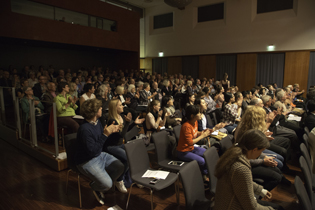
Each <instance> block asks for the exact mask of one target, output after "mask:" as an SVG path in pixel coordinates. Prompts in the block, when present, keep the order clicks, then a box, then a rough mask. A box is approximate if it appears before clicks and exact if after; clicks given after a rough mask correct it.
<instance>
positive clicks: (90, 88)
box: [80, 83, 95, 106]
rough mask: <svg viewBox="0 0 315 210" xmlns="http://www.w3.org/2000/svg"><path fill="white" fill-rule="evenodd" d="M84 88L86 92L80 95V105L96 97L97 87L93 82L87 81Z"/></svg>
mask: <svg viewBox="0 0 315 210" xmlns="http://www.w3.org/2000/svg"><path fill="white" fill-rule="evenodd" d="M83 90H84V92H85V93H84V94H83V95H82V96H81V97H80V106H81V105H82V103H83V102H84V101H86V100H90V99H93V98H95V95H94V92H95V88H94V85H93V84H92V83H86V84H85V85H84V88H83Z"/></svg>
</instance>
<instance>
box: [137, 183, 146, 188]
mask: <svg viewBox="0 0 315 210" xmlns="http://www.w3.org/2000/svg"><path fill="white" fill-rule="evenodd" d="M136 185H137V187H139V188H140V189H142V188H144V186H143V185H141V184H138V183H136Z"/></svg>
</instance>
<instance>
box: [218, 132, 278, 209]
mask: <svg viewBox="0 0 315 210" xmlns="http://www.w3.org/2000/svg"><path fill="white" fill-rule="evenodd" d="M268 147H269V141H268V139H267V137H266V136H265V134H264V133H263V132H261V131H259V130H255V129H251V130H248V131H246V132H245V133H244V135H243V136H242V137H241V139H240V140H239V143H238V145H237V146H236V147H232V148H230V149H229V150H227V151H226V152H225V153H224V154H223V155H222V156H221V158H220V159H219V161H218V163H217V165H216V170H215V176H216V177H217V178H218V182H217V188H216V193H215V206H214V210H219V209H220V210H221V209H231V208H233V209H235V210H241V209H251V210H264V209H266V210H270V209H274V208H275V209H283V208H282V207H281V206H279V205H276V204H272V203H269V202H266V201H260V200H257V199H255V196H254V195H255V194H256V195H258V196H262V197H266V198H268V199H270V198H271V197H272V194H271V193H270V192H269V191H268V190H266V189H263V187H262V186H260V185H258V184H256V183H255V182H253V178H252V173H251V165H250V163H249V159H256V158H257V157H259V155H260V154H261V152H262V151H263V150H264V149H266V148H268ZM261 202H263V205H264V206H263V205H261V204H259V203H261Z"/></svg>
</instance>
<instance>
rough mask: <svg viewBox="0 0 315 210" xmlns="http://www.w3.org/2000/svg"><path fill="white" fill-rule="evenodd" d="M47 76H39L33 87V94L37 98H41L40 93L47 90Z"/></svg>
mask: <svg viewBox="0 0 315 210" xmlns="http://www.w3.org/2000/svg"><path fill="white" fill-rule="evenodd" d="M46 83H47V77H45V76H40V77H39V81H38V83H36V84H35V85H34V87H33V91H34V95H35V96H36V97H37V98H39V99H40V98H42V95H43V94H44V93H45V92H46V91H47V85H46Z"/></svg>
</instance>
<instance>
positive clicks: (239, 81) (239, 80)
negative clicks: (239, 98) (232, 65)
mask: <svg viewBox="0 0 315 210" xmlns="http://www.w3.org/2000/svg"><path fill="white" fill-rule="evenodd" d="M256 66H257V54H256V53H251V54H238V55H237V68H236V85H237V86H238V87H239V90H240V91H243V90H250V89H252V88H253V87H254V86H255V81H256Z"/></svg>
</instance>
